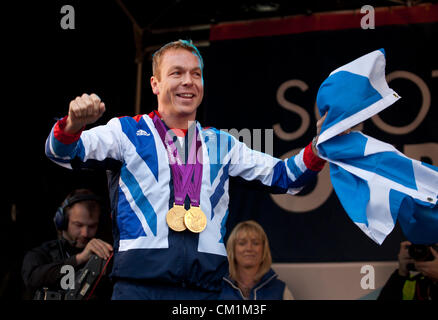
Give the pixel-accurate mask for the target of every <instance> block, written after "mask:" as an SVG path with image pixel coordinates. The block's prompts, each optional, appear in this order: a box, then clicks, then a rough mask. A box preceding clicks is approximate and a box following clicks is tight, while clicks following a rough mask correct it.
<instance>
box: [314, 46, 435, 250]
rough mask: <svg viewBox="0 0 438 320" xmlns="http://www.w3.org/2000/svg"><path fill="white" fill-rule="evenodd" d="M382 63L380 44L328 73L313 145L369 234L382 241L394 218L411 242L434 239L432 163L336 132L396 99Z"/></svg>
mask: <svg viewBox="0 0 438 320" xmlns="http://www.w3.org/2000/svg"><path fill="white" fill-rule="evenodd" d="M385 63H386V61H385V52H384V50H383V49H381V50H376V51H373V52H371V53H369V54H367V55H364V56H362V57H360V58H358V59H356V60H354V61H352V62H350V63H348V64H346V65H344V66H342V67H340V68H338V69H336V70H335V71H333V72H332V73H330V75H329V77H328V78H327V79H326V80H325V81H324V82H323V83H322V85H321V87H320V88H319V91H318V96H317V105H318V108H319V112H320V114H321V115H324V114H325V113H326V112H327V117H326V119H325V121H324V123H323V126H322V128H321V133H320V136H319V138H318V143H317V148H318V151H319V154H320V157H322V158H324V159H326V160H327V161H329V163H330V177H331V182H332V185H333V187H334V189H335V192H336V194H337V196H338V198H339V200H340V201H341V203H342V206H343V207H344V209H345V211H346V212H347V214H348V215H349V217H350V218H351V219H352V220H353V222H354V223H355V224H356V225H357V226H358V227H359V228H360V229H362V231H363V232H365V233H366V234H367V235H368V236H369V237H370V238H371V239H373V240H374V241H375V242H377V243H378V244H382V243H383V241H384V240H385V238H386V236H387V235H388V234H389V233H391V231H392V230H393V228H394V226H395V223H396V221H397V219H398V221H399V223H400V226H401V228H402V230H403V233H404V234H405V236H406V237H407V239H408V240H410V241H411V242H414V243H424V244H430V243H437V242H438V206H437V200H438V168H437V167H435V166H432V165H429V164H427V163H423V162H420V161H417V160H414V159H410V158H408V157H406V156H405V155H403V154H402V153H401V152H399V151H398V150H397V149H395V148H394V147H393V146H392V145H390V144H387V143H384V142H381V141H379V140H376V139H374V138H372V137H370V136H367V135H365V134H363V133H361V132H358V131H353V132H351V133H349V134H344V135H339V134H340V133H342V132H344V131H345V130H347V129H350V128H352V127H353V126H355V125H357V124H359V123H361V122H363V121H365V120H366V119H368V118H370V117H372V116H373V115H375V114H377V113H378V112H380V111H382V110H384V109H385V108H387V107H389V106H390V105H392V104H393V103H394V102H395V101H397V100H398V99H400V96H399V95H398V94H397V93H396V92H395V91H394V90H392V89H391V88H389V86H388V84H387V82H386V79H385Z"/></svg>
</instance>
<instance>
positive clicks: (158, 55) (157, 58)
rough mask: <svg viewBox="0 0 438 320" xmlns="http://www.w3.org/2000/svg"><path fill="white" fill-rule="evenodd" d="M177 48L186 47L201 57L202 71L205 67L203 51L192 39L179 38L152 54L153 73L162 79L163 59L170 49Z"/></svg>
mask: <svg viewBox="0 0 438 320" xmlns="http://www.w3.org/2000/svg"><path fill="white" fill-rule="evenodd" d="M176 49H184V50H187V51H189V52H191V53H193V54H194V55H195V56H197V57H198V59H199V64H200V66H201V71H202V70H203V69H204V60H203V59H202V56H201V53H200V52H199V50H198V48H196V46H195V45H194V44H193V42H192V41H191V40H189V41H187V40H177V41H173V42H169V43H167V44H165V45H164V46H162V47H161V48H160V49H158V50H157V51H155V53H154V54H153V55H152V74H153V75H154V76H155V77H157V78H158V80H160V78H161V77H160V65H161V59H162V57H163V55H164V53H166V52H167V51H169V50H176Z"/></svg>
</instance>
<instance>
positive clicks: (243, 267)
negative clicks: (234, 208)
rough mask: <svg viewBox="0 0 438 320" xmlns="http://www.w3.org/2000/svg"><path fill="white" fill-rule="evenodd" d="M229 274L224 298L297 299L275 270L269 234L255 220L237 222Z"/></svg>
mask: <svg viewBox="0 0 438 320" xmlns="http://www.w3.org/2000/svg"><path fill="white" fill-rule="evenodd" d="M227 254H228V261H229V272H230V273H229V275H228V276H226V277H224V278H223V279H224V283H223V289H222V292H221V295H220V298H221V299H224V300H293V296H292V293H291V292H290V291H289V289H288V288H287V286H286V284H285V283H284V282H283V281H281V280H280V279H278V278H277V274H276V273H275V272H274V270H272V268H271V263H272V258H271V251H270V249H269V242H268V237H267V236H266V233H265V231H264V230H263V228H262V227H261V226H260V225H259V224H258V223H257V222H255V221H252V220H249V221H243V222H240V223H239V224H237V225H236V226H235V227H234V229H233V231H232V232H231V234H230V236H229V238H228V241H227Z"/></svg>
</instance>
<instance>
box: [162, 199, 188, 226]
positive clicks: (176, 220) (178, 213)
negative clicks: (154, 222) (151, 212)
mask: <svg viewBox="0 0 438 320" xmlns="http://www.w3.org/2000/svg"><path fill="white" fill-rule="evenodd" d="M186 213H187V211H186V209H184V206H182V205H177V204H174V205H173V207H172V208H170V210H169V211H167V214H166V222H167V225H168V226H169V228H170V229H172V230H174V231H178V232H179V231H184V230H185V229H187V227H186V225H185V224H184V216H185V215H186Z"/></svg>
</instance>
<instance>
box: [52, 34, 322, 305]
mask: <svg viewBox="0 0 438 320" xmlns="http://www.w3.org/2000/svg"><path fill="white" fill-rule="evenodd" d="M202 72H203V61H202V57H201V55H200V53H199V51H198V50H197V48H196V47H195V46H194V45H193V44H191V43H189V42H187V41H183V40H179V41H175V42H172V43H169V44H167V45H165V46H164V47H162V48H161V49H160V50H158V51H157V52H156V53H155V54H154V59H153V76H152V77H151V86H152V91H153V93H154V94H155V95H156V96H157V100H158V108H157V110H155V111H154V112H151V113H150V114H149V115H147V114H146V115H137V116H135V117H121V118H114V119H111V120H110V121H109V122H108V123H107V124H106V125H103V126H97V127H94V128H91V129H89V130H85V127H86V125H89V124H92V123H94V122H95V121H96V120H97V119H99V118H100V117H101V116H102V114H103V113H104V112H105V104H104V103H103V102H102V101H101V100H100V98H99V97H98V96H97V95H96V94H90V95H88V94H83V95H82V96H80V97H77V98H76V99H75V100H73V101H71V102H70V105H69V110H68V115H67V116H65V117H64V118H63V119H61V120H59V121H58V122H57V123H56V124H55V125H54V127H53V129H52V131H51V133H50V135H49V137H48V139H47V142H46V154H47V156H48V157H49V158H50V159H51V160H53V161H54V162H56V163H57V164H59V165H61V166H64V167H66V168H70V169H72V168H75V169H76V168H84V167H85V168H89V167H96V166H97V167H103V168H105V169H107V170H110V172H111V174H110V175H109V177H108V179H109V188H110V198H111V199H110V200H111V205H112V220H113V235H114V246H113V247H114V252H115V254H114V266H113V270H112V277H113V280H114V281H115V285H114V292H113V296H112V298H113V299H216V298H217V297H218V294H219V290H220V287H221V281H222V277H223V276H224V275H225V274H226V272H227V270H228V262H227V253H226V250H225V246H224V236H225V225H226V220H227V216H228V202H229V196H228V179H229V176H240V177H242V178H244V179H246V180H259V181H261V182H262V183H263V184H264V185H267V186H272V187H276V189H277V190H283V191H284V192H285V193H286V192H287V193H289V194H295V193H297V192H299V191H300V190H301V189H302V187H303V186H304V185H305V184H307V183H308V182H309V181H311V180H312V179H313V178H314V177H315V176H316V175H317V173H318V172H319V171H320V170H321V169H322V167H323V166H324V161H323V160H321V159H320V158H319V157H317V156H316V150H315V146H314V144H313V143H310V144H309V145H308V146H307V147H306V148H304V149H302V150H301V152H299V153H298V154H297V155H296V156H294V157H291V158H289V159H286V160H284V161H283V160H280V159H276V158H273V157H272V156H270V155H267V154H264V153H261V152H258V151H254V150H251V149H250V148H248V147H247V146H246V145H245V144H244V143H242V142H240V141H239V140H237V139H236V138H234V137H233V136H232V135H230V134H228V133H226V132H223V131H220V130H217V129H215V128H202V127H201V125H200V124H199V123H198V122H196V121H195V117H196V110H197V108H198V106H199V105H200V103H201V101H202V98H203V93H204V82H203V73H202ZM323 119H324V118H322V119H321V120H320V121H318V123H317V131H318V132H319V130H320V128H321V125H322V121H323ZM190 132H192V133H193V132H194V133H195V135H193V134H190ZM169 137H171V138H170V139H168V138H169ZM192 137H195V139H192ZM195 140H196V141H195ZM314 141H315V139H314ZM178 146H179V147H178ZM193 155H196V157H195V158H196V159H195V160H194V161H195V164H194V165H192V166H190V165H189V164H190V161H189V162H186V161H187V160H188V159H191V158H190V157H192V158H193ZM178 159H179V160H178ZM192 160H193V159H192ZM186 164H187V165H186ZM192 209H196V210H192Z"/></svg>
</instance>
